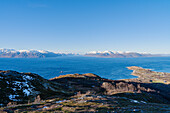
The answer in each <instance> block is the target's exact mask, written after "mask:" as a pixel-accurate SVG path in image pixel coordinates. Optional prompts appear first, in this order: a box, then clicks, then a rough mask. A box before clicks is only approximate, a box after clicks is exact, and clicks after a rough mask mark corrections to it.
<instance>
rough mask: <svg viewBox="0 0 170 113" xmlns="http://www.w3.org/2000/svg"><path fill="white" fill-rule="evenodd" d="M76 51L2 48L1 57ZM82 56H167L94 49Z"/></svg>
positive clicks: (44, 56)
mask: <svg viewBox="0 0 170 113" xmlns="http://www.w3.org/2000/svg"><path fill="white" fill-rule="evenodd" d="M77 55H79V54H76V53H56V52H51V51H45V50H15V49H0V58H46V57H58V56H77ZM81 56H88V57H104V58H134V57H155V56H166V55H156V54H149V53H137V52H121V51H103V52H102V51H92V52H88V53H85V54H82V55H81Z"/></svg>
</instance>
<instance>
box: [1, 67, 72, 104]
mask: <svg viewBox="0 0 170 113" xmlns="http://www.w3.org/2000/svg"><path fill="white" fill-rule="evenodd" d="M70 94H72V93H71V92H70V91H69V90H68V88H67V87H63V86H61V85H60V84H58V83H53V82H51V81H49V80H46V79H44V78H42V77H41V76H39V75H37V74H33V73H19V72H16V71H10V70H8V71H0V97H1V98H0V104H4V105H6V104H7V103H9V102H17V103H27V102H28V101H34V98H35V97H36V96H38V95H40V97H41V98H42V99H46V98H48V97H51V96H58V97H60V96H62V95H70Z"/></svg>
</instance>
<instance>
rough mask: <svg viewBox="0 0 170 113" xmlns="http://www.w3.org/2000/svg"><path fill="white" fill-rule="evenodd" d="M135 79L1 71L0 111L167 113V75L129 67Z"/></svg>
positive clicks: (169, 104) (169, 102) (169, 106)
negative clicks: (48, 75)
mask: <svg viewBox="0 0 170 113" xmlns="http://www.w3.org/2000/svg"><path fill="white" fill-rule="evenodd" d="M127 68H128V69H130V70H133V72H132V75H134V76H138V78H135V79H123V80H109V79H105V78H101V77H100V76H98V75H95V74H92V73H87V74H68V75H60V76H59V77H55V78H52V79H50V80H47V79H44V78H43V77H41V76H39V75H37V74H34V73H19V72H16V71H10V70H8V71H0V96H1V97H2V98H0V106H1V108H0V112H4V113H5V112H14V111H15V112H113V111H115V112H168V111H169V110H170V96H169V95H170V85H169V83H170V73H163V72H154V71H152V70H150V69H144V68H142V67H137V66H132V67H127Z"/></svg>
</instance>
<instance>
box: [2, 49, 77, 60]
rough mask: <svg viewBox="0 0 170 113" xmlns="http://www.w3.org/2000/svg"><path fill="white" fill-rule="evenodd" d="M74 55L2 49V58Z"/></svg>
mask: <svg viewBox="0 0 170 113" xmlns="http://www.w3.org/2000/svg"><path fill="white" fill-rule="evenodd" d="M69 55H74V54H72V53H68V54H67V53H55V52H50V51H45V50H15V49H0V58H45V57H58V56H69Z"/></svg>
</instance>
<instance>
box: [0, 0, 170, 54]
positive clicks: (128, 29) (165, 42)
mask: <svg viewBox="0 0 170 113" xmlns="http://www.w3.org/2000/svg"><path fill="white" fill-rule="evenodd" d="M0 48H15V49H44V50H52V51H64V52H87V51H93V50H100V51H104V50H115V51H139V52H150V53H170V0H0Z"/></svg>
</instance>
